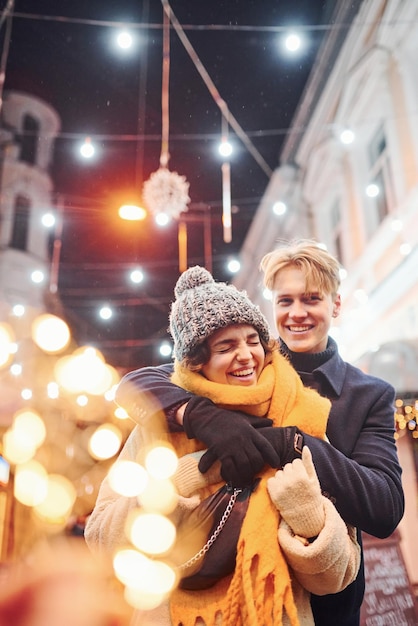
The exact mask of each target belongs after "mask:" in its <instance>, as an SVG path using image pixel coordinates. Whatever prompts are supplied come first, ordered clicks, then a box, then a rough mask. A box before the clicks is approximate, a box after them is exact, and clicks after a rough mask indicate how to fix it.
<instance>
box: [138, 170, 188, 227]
mask: <svg viewBox="0 0 418 626" xmlns="http://www.w3.org/2000/svg"><path fill="white" fill-rule="evenodd" d="M142 196H143V200H144V202H145V204H146V206H147V208H148V209H149V210H150V211H151V213H153V214H154V215H157V214H158V213H166V214H168V215H170V217H172V218H175V219H177V218H178V217H179V216H180V213H182V212H183V211H187V210H188V206H187V205H188V204H189V202H190V198H189V183H188V182H187V180H186V177H185V176H180V175H179V174H177V172H170V170H168V169H167V168H164V167H160V169H158V170H157V171H156V172H154V173H153V174H151V176H150V177H149V179H148V180H147V181H145V183H144V187H143V192H142Z"/></svg>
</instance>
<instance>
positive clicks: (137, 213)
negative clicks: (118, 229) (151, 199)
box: [118, 204, 147, 222]
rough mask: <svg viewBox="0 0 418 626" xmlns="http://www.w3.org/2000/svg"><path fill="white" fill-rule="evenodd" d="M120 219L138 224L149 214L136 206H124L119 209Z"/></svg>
mask: <svg viewBox="0 0 418 626" xmlns="http://www.w3.org/2000/svg"><path fill="white" fill-rule="evenodd" d="M118 213H119V217H121V218H122V219H123V220H128V221H132V222H138V221H140V220H144V219H145V218H146V217H147V212H146V210H145V209H144V208H143V207H142V206H138V205H136V204H123V205H122V206H121V207H120V208H119V211H118Z"/></svg>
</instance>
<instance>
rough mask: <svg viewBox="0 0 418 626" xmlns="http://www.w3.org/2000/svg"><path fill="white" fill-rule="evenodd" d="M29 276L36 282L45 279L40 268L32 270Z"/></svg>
mask: <svg viewBox="0 0 418 626" xmlns="http://www.w3.org/2000/svg"><path fill="white" fill-rule="evenodd" d="M30 277H31V280H32V282H33V283H37V284H39V283H42V282H43V281H44V280H45V274H44V273H43V272H42V271H41V270H34V271H33V272H32V274H31V276H30Z"/></svg>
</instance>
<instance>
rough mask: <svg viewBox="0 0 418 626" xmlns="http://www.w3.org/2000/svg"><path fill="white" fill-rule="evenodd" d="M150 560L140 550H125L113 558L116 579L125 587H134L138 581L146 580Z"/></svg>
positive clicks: (119, 551)
mask: <svg viewBox="0 0 418 626" xmlns="http://www.w3.org/2000/svg"><path fill="white" fill-rule="evenodd" d="M149 563H150V559H149V558H148V557H147V556H145V554H141V552H138V550H134V549H132V548H124V549H121V550H118V551H117V552H116V554H115V556H114V557H113V569H114V571H115V575H116V578H117V579H118V580H120V582H121V583H123V584H124V585H133V584H134V583H135V582H136V581H137V580H141V579H142V578H146V574H147V570H148V568H149Z"/></svg>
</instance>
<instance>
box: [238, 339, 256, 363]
mask: <svg viewBox="0 0 418 626" xmlns="http://www.w3.org/2000/svg"><path fill="white" fill-rule="evenodd" d="M236 356H237V359H238V360H239V361H249V360H250V359H251V358H252V354H251V350H250V348H249V347H248V346H247V344H246V343H245V344H242V345H241V346H239V347H238V348H237V355H236Z"/></svg>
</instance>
